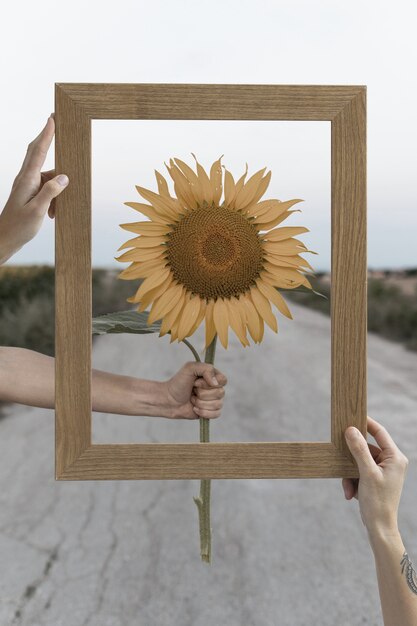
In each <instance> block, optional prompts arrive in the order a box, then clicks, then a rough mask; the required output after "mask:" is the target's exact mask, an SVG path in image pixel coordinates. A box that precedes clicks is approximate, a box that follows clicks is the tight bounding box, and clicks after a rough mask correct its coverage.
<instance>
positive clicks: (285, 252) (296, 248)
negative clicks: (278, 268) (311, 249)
mask: <svg viewBox="0 0 417 626" xmlns="http://www.w3.org/2000/svg"><path fill="white" fill-rule="evenodd" d="M262 248H263V249H264V250H265V251H266V252H267V253H268V254H277V255H278V256H294V254H300V253H302V252H308V249H307V248H306V246H305V245H304V244H303V242H302V241H299V240H298V239H293V238H290V239H285V240H284V241H263V242H262Z"/></svg>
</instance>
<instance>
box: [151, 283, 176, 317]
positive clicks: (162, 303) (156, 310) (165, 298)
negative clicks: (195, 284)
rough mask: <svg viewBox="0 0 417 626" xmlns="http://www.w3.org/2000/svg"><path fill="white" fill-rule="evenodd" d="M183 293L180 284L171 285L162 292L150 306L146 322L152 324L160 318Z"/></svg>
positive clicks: (172, 306)
mask: <svg viewBox="0 0 417 626" xmlns="http://www.w3.org/2000/svg"><path fill="white" fill-rule="evenodd" d="M182 293H183V287H182V286H181V285H171V287H169V288H168V289H167V290H166V291H164V293H163V294H162V295H161V296H160V297H159V298H158V299H157V300H155V301H154V302H153V304H152V308H151V310H150V312H149V316H148V322H149V324H152V323H153V322H155V320H159V319H161V318H162V317H163V316H164V315H166V314H167V313H168V312H169V311H171V309H173V308H174V306H175V305H176V304H177V302H178V301H179V300H180V298H181V296H182Z"/></svg>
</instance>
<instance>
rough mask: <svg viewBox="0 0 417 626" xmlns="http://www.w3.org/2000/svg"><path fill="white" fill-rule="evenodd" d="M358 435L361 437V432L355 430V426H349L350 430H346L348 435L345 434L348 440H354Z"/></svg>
mask: <svg viewBox="0 0 417 626" xmlns="http://www.w3.org/2000/svg"><path fill="white" fill-rule="evenodd" d="M358 435H359V430H358V429H357V428H355V427H354V426H349V428H348V429H347V430H346V433H345V436H346V437H347V438H348V439H354V438H355V437H357V436H358Z"/></svg>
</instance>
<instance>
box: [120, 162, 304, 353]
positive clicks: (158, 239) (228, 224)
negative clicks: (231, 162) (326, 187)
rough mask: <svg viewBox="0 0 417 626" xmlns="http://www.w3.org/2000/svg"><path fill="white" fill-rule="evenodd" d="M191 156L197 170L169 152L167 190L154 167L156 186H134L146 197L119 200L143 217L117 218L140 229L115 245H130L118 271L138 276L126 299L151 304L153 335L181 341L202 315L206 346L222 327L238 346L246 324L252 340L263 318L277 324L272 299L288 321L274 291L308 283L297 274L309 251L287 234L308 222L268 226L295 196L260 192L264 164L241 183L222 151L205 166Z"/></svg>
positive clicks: (265, 177)
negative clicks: (126, 264) (278, 196)
mask: <svg viewBox="0 0 417 626" xmlns="http://www.w3.org/2000/svg"><path fill="white" fill-rule="evenodd" d="M193 157H194V159H195V161H196V171H194V170H193V169H192V168H191V167H190V166H189V165H187V164H186V163H184V162H183V161H181V160H180V159H177V158H174V159H170V162H169V163H170V164H169V166H168V165H167V164H166V163H165V166H166V168H167V170H168V173H169V175H170V177H171V178H172V180H173V182H174V190H175V195H174V196H171V194H170V191H169V189H168V184H167V181H166V179H165V178H164V177H163V176H162V175H161V174H160V172H158V171H157V170H155V177H156V182H157V185H158V193H155V192H154V191H150V190H148V189H145V188H143V187H139V186H136V189H137V191H138V193H139V194H140V196H141V197H142V198H143V199H145V200H146V201H147V202H148V203H149V204H145V203H142V202H125V203H124V204H126V205H127V206H129V207H131V208H133V209H135V210H137V211H139V213H141V214H142V215H144V216H146V217H148V218H149V220H147V221H141V222H134V223H129V224H120V226H121V227H122V228H123V229H125V230H128V231H130V232H133V233H135V234H136V235H138V236H136V237H134V238H133V239H129V241H127V242H126V243H124V244H123V245H122V246H120V248H118V250H122V249H124V248H132V249H131V250H128V251H127V252H125V253H123V254H122V255H121V256H119V257H118V258H116V257H115V259H116V260H117V261H120V262H127V261H131V265H130V266H129V267H127V268H125V269H124V270H123V271H122V272H121V273H120V274H119V276H118V278H121V279H124V280H134V279H138V278H142V279H144V280H143V281H142V283H141V285H140V286H139V288H138V290H137V292H136V294H135V295H134V296H132V297H130V298H127V301H128V302H133V303H140V304H139V307H138V308H137V310H138V311H144V310H145V309H146V308H147V307H148V306H149V305H151V304H152V306H151V309H150V312H149V316H148V324H151V323H153V322H155V321H156V320H162V321H161V329H160V336H163V335H165V334H166V333H168V332H170V333H171V341H174V340H178V341H181V340H183V339H184V338H185V337H189V336H190V335H192V334H193V333H194V332H195V331H196V330H197V328H198V327H199V325H200V324H201V323H202V322H203V320H205V347H206V348H207V347H208V346H209V345H210V343H211V342H212V340H213V338H214V336H215V335H216V333H217V335H218V337H219V339H220V341H221V343H222V345H223V347H224V348H227V345H228V329H229V326H230V328H231V329H232V330H233V332H234V333H235V334H236V336H237V337H238V338H239V340H240V342H241V343H242V345H243V346H248V345H249V341H248V337H247V331H249V335H250V336H251V337H252V339H253V341H254V342H255V343H259V342H261V341H262V338H263V334H264V322H265V323H266V324H268V326H269V327H270V328H271V329H272V330H273V331H275V332H277V331H278V324H277V319H276V317H275V314H274V312H273V310H272V308H271V303H272V304H273V305H274V306H275V307H276V308H277V309H278V311H279V312H280V313H282V314H283V315H285V316H286V317H288V318H290V319H292V315H291V313H290V310H289V308H288V306H287V304H286V302H285V300H284V298H283V297H282V295H281V293H280V292H279V291H278V289H279V288H281V289H293V288H296V287H299V286H300V285H304V286H305V287H308V288H310V289H311V284H310V282H309V281H308V279H307V277H306V276H305V275H304V273H303V272H305V271H307V270H308V269H312V267H311V265H310V264H309V263H308V262H307V261H306V260H305V259H303V258H302V257H301V256H300V254H301V253H304V252H311V250H308V249H307V248H306V246H305V245H304V244H303V243H302V242H301V241H300V240H299V239H296V238H295V237H294V236H295V235H300V234H301V233H305V232H308V228H304V227H300V226H298V227H281V228H276V227H277V226H278V225H279V224H281V222H283V221H284V220H285V219H286V218H287V217H288V216H289V215H290V214H291V213H293V212H294V210H291V207H292V206H294V205H295V204H297V203H298V202H302V200H301V199H295V200H287V201H285V202H283V201H281V200H277V199H272V200H261V198H262V197H263V196H264V194H265V192H266V190H267V188H268V185H269V182H270V180H271V172H270V171H269V172H268V173H266V174H265V170H266V167H265V168H263V169H262V170H259V171H258V172H256V173H255V174H253V175H252V176H251V177H250V178H249V179H248V180H246V182H245V179H246V176H247V173H248V166H247V164H246V171H245V172H244V174H243V175H242V176H241V177H240V178H239V179H238V180H237V181H236V182H235V180H234V178H233V176H232V174H231V173H230V172H229V171H228V170H227V169H226V168H224V165H222V164H221V159H222V158H223V155H222V156H221V157H220V158H219V159H218V160H217V161H215V162H214V163H213V165H212V166H211V169H210V173H209V174H207V172H206V171H205V169H204V168H203V167H202V166H201V165H200V163H199V162H198V161H197V159H196V157H195V156H194V154H193ZM222 168H224V182H223V172H222ZM223 192H224V198H223V201H222V202H221V197H222V194H223ZM296 210H298V209H296ZM306 268H307V269H306Z"/></svg>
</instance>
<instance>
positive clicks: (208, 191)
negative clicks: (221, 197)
mask: <svg viewBox="0 0 417 626" xmlns="http://www.w3.org/2000/svg"><path fill="white" fill-rule="evenodd" d="M191 154H192V155H193V157H194V159H195V162H196V165H197V174H198V180H199V182H200V187H201V189H202V191H203V201H204V200H205V201H206V202H207V204H208V205H209V206H210V205H211V204H212V203H213V189H212V186H211V183H210V178H209V177H208V176H207V172H206V170H205V169H204V167H203V166H202V165H200V163H199V162H198V161H197V157H196V156H195V154H194V153H193V152H192V153H191Z"/></svg>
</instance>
